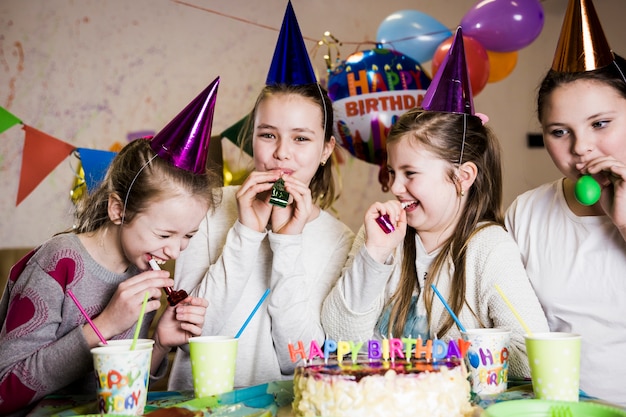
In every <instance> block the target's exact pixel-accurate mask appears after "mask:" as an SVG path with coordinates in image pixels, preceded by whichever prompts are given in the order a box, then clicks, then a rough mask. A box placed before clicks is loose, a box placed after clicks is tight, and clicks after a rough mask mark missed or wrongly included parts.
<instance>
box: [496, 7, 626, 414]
mask: <svg viewBox="0 0 626 417" xmlns="http://www.w3.org/2000/svg"><path fill="white" fill-rule="evenodd" d="M625 73H626V61H624V59H622V58H621V57H620V56H618V55H617V54H615V53H613V52H612V51H611V49H610V47H609V44H608V42H607V40H606V37H605V36H604V32H603V30H602V27H601V25H600V21H599V19H598V16H597V14H596V11H595V8H594V6H593V3H592V1H591V0H570V2H569V5H568V8H567V11H566V13H565V18H564V21H563V27H562V29H561V35H560V38H559V41H558V45H557V49H556V53H555V56H554V61H553V63H552V68H551V69H550V70H549V71H548V73H547V75H546V76H545V78H544V79H543V81H542V83H541V85H540V88H539V92H538V96H537V114H538V117H539V122H540V123H541V126H542V129H543V139H544V143H545V147H546V149H547V151H548V153H549V154H550V157H551V158H552V161H553V162H554V164H555V165H556V167H557V168H558V169H559V171H561V173H562V174H563V178H560V179H558V180H556V181H553V182H551V183H548V184H544V185H541V186H539V187H537V188H535V189H533V190H530V191H528V192H526V193H524V194H522V195H521V196H519V197H518V198H517V199H516V200H515V201H514V202H513V204H512V205H511V207H510V208H509V209H508V212H507V214H506V224H507V228H508V230H509V232H510V233H511V234H512V235H513V237H514V238H515V239H516V241H517V242H518V245H519V246H520V249H521V251H522V259H523V262H524V264H525V266H526V270H527V271H528V275H529V277H530V280H531V282H532V284H533V287H534V289H535V291H536V293H537V295H538V297H539V300H540V302H541V304H542V306H543V309H544V311H545V312H546V315H547V318H548V323H549V325H550V329H551V330H552V331H564V332H574V333H579V334H581V335H582V352H581V366H580V388H581V390H583V391H585V392H586V393H587V394H589V395H591V396H594V397H598V398H601V399H604V400H608V401H611V402H614V403H617V404H620V405H621V406H626V385H624V383H623V381H622V376H623V375H624V374H626V361H624V360H623V359H622V357H623V355H624V352H626V303H624V302H623V298H624V297H626V280H625V279H624V271H626V78H625V77H624V75H625Z"/></svg>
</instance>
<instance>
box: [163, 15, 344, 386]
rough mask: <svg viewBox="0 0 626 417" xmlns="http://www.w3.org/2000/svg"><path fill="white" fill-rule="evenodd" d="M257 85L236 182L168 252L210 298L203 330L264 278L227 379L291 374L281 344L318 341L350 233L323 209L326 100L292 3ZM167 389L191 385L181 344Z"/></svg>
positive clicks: (242, 317)
mask: <svg viewBox="0 0 626 417" xmlns="http://www.w3.org/2000/svg"><path fill="white" fill-rule="evenodd" d="M266 84H267V85H266V86H265V88H264V89H263V90H262V91H261V93H260V95H259V96H258V98H257V101H256V103H255V105H254V109H253V110H252V113H251V114H250V116H249V118H248V124H249V126H248V128H247V129H244V131H243V132H244V135H243V136H244V140H245V141H252V150H253V160H254V169H253V171H252V172H251V173H250V174H249V176H248V177H247V178H246V180H245V181H244V183H243V184H242V185H241V186H228V187H224V189H223V200H222V204H221V205H220V207H219V209H217V210H215V211H214V212H212V213H208V214H207V216H206V218H205V219H204V221H203V222H202V224H201V226H200V230H199V232H198V234H196V236H194V238H193V239H192V240H191V242H190V245H189V248H188V250H187V251H186V252H185V253H183V255H182V256H181V258H180V259H179V260H178V261H177V262H176V279H177V285H179V286H182V287H183V288H195V289H194V290H193V292H192V293H193V294H195V295H197V296H202V297H205V298H207V299H208V300H209V307H208V308H207V316H206V320H205V324H204V330H203V334H205V335H227V336H235V335H236V334H237V333H238V331H239V329H240V328H241V326H242V324H243V323H244V322H246V319H247V316H248V314H249V313H250V311H251V310H252V308H253V307H254V306H255V304H256V303H257V302H258V300H259V299H261V296H262V295H263V294H264V292H265V291H266V290H267V289H268V288H269V289H270V292H269V296H268V297H267V299H266V301H265V302H264V303H263V304H262V305H261V306H260V308H259V309H258V311H257V313H256V314H255V315H254V317H253V318H252V319H251V320H250V322H249V324H248V325H247V327H246V328H245V331H243V333H242V334H241V336H240V337H239V344H238V352H237V366H236V370H235V387H242V386H249V385H255V384H260V383H264V382H268V381H275V380H281V379H288V378H291V377H292V374H293V371H294V367H295V364H294V363H293V362H292V361H291V357H290V355H289V349H288V345H289V343H293V342H294V341H298V340H302V341H304V343H307V344H308V343H309V342H310V341H311V340H316V341H317V342H319V343H321V342H322V341H323V340H324V336H325V335H324V331H323V329H322V326H321V323H320V310H321V306H322V301H323V300H324V298H325V297H326V294H328V291H329V290H330V288H331V287H332V285H333V283H334V282H335V280H336V279H337V277H339V275H340V273H341V268H342V267H343V264H344V262H345V260H346V256H347V254H348V251H349V249H350V246H351V244H352V240H353V237H354V234H353V232H352V231H351V230H350V229H349V228H348V227H347V226H346V225H345V224H343V223H342V222H340V221H339V220H337V219H336V218H335V217H334V216H333V215H332V214H331V213H329V212H328V211H326V209H327V208H329V207H330V205H331V204H332V202H333V201H334V200H335V197H336V195H335V188H334V180H333V172H332V170H333V164H334V163H335V162H334V158H332V153H333V150H334V147H335V138H334V137H333V136H332V128H333V109H332V104H331V102H330V99H329V97H328V95H327V94H326V91H325V90H324V89H323V88H322V87H321V86H320V85H319V84H318V83H317V79H316V77H315V74H314V72H313V68H312V66H311V63H310V60H309V57H308V53H307V51H306V48H305V45H304V40H303V39H302V35H301V33H300V29H299V27H298V22H297V20H296V17H295V14H294V11H293V8H292V6H291V3H288V4H287V9H286V11H285V15H284V19H283V23H282V27H281V31H280V35H279V38H278V42H277V45H276V49H275V53H274V57H273V60H272V65H271V68H270V71H269V74H268V77H267V83H266ZM245 133H248V134H245ZM245 145H246V143H245V142H244V143H243V144H242V146H244V147H245ZM169 389H172V390H181V389H193V384H192V378H191V366H190V361H189V353H188V352H187V351H186V350H183V349H181V348H179V349H178V351H177V353H176V359H175V361H174V364H173V366H172V371H171V374H170V382H169Z"/></svg>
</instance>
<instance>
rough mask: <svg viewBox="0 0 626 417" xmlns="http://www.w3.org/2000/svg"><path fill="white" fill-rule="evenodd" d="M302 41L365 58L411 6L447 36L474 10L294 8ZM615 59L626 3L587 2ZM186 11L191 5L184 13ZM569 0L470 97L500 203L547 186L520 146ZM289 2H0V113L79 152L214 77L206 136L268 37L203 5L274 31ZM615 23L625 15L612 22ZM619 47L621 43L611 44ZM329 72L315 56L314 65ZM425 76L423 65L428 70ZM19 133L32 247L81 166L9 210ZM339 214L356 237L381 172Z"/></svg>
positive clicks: (395, 5)
mask: <svg viewBox="0 0 626 417" xmlns="http://www.w3.org/2000/svg"><path fill="white" fill-rule="evenodd" d="M292 3H293V6H294V9H295V11H296V14H297V16H298V20H299V22H300V27H301V29H302V32H303V34H304V36H305V38H307V46H308V47H309V48H310V50H313V47H314V45H315V40H318V39H321V38H322V36H323V33H324V31H327V30H328V31H330V32H331V33H332V34H333V35H335V36H336V37H337V38H339V39H340V40H342V41H345V42H346V44H345V45H344V46H343V47H342V48H341V53H342V57H346V56H347V55H349V54H350V53H352V52H354V51H355V50H357V49H359V48H360V49H370V48H371V47H373V45H372V44H367V43H364V44H363V45H362V46H360V47H359V46H358V45H357V44H356V43H357V42H367V41H374V40H375V37H376V31H377V28H378V26H379V24H380V22H381V21H382V20H383V19H384V18H385V17H386V16H387V15H389V14H391V13H392V12H395V11H397V10H403V9H415V10H419V11H422V12H424V13H426V14H429V15H430V16H432V17H434V18H435V19H437V20H438V21H440V22H441V23H443V24H444V25H446V26H447V27H448V28H450V29H451V30H454V28H455V27H456V26H457V25H458V23H459V22H460V21H461V18H462V17H463V15H464V14H465V13H466V12H467V11H468V10H469V9H470V8H471V7H472V6H473V5H474V3H475V2H474V1H469V0H446V1H432V0H413V1H407V0H387V1H385V2H380V1H373V0H359V1H357V0H352V1H348V0H345V1H336V0H316V1H311V0H309V1H305V0H293V2H292ZM595 3H596V8H597V10H598V14H599V15H600V18H601V19H602V20H603V24H604V29H605V32H606V33H607V36H608V38H609V41H610V42H611V45H612V46H613V48H614V49H615V50H617V51H618V52H619V51H625V52H626V38H624V37H623V36H620V34H621V26H622V25H623V16H625V15H626V2H624V1H617V0H615V1H610V0H596V1H595ZM190 4H191V5H193V6H190ZM566 4H567V1H566V0H545V1H544V2H542V5H543V6H544V10H545V12H546V20H545V22H546V23H545V25H544V30H543V32H542V34H541V35H540V37H539V38H538V39H537V40H536V41H535V42H534V43H533V44H531V45H530V46H529V47H527V48H525V49H523V50H521V51H520V52H519V61H518V64H517V67H516V69H515V70H514V72H513V73H512V74H511V75H510V76H509V77H507V78H506V79H504V80H503V81H500V82H498V83H493V84H488V85H487V87H486V88H485V89H484V90H483V91H482V92H481V93H480V94H479V95H478V96H477V97H476V99H475V103H476V108H477V111H481V112H483V113H487V114H489V116H490V117H491V122H490V126H491V127H492V128H493V129H494V130H495V131H496V133H497V134H498V136H499V137H500V139H501V141H502V144H503V148H504V164H505V203H506V204H508V203H510V201H511V200H512V199H513V197H514V196H515V195H517V194H518V193H520V192H522V191H524V190H526V189H528V188H530V187H533V186H535V185H537V184H539V183H541V182H544V181H547V180H549V179H552V178H555V177H556V176H557V175H558V173H557V172H556V170H555V169H554V168H553V167H552V165H551V162H550V161H549V158H548V156H547V155H546V153H545V151H544V150H541V149H538V150H537V149H528V148H526V145H525V143H526V133H527V132H529V131H537V130H538V127H537V122H536V121H535V117H534V113H533V108H534V104H533V102H534V95H535V88H536V86H537V83H538V81H539V80H540V78H541V76H542V75H543V73H544V72H545V71H546V70H547V68H548V66H549V64H550V62H551V59H552V54H553V51H554V48H555V46H556V40H557V38H558V33H559V31H560V26H561V22H562V18H563V13H564V10H565V7H566ZM285 5H286V0H262V1H250V0H229V1H217V0H188V3H183V2H174V1H169V0H132V1H127V0H107V1H102V0H3V1H2V2H0V106H2V107H5V108H6V109H8V110H9V111H10V112H11V113H13V114H15V115H16V116H18V117H19V118H20V119H22V120H23V122H24V123H26V124H28V125H30V126H32V127H34V128H36V129H39V130H41V131H43V132H45V133H48V134H50V135H52V136H54V137H56V138H59V139H61V140H63V141H65V142H68V143H70V144H72V145H75V146H76V147H87V148H94V149H108V148H109V146H111V144H113V143H114V142H124V143H125V141H126V140H127V137H128V135H132V134H133V133H134V132H145V131H158V130H159V129H161V128H162V127H163V126H164V125H165V123H167V122H168V121H169V120H170V119H171V118H172V117H173V116H175V115H176V114H177V113H178V112H179V111H180V110H181V109H182V108H183V107H184V105H186V104H187V103H188V102H189V101H190V100H191V99H192V98H193V97H195V96H196V94H197V93H198V92H200V91H201V90H202V89H203V88H204V87H205V86H206V85H207V84H208V83H209V82H210V81H212V80H213V79H214V78H215V77H216V76H218V75H220V76H221V84H220V89H219V95H218V100H217V105H216V112H215V121H214V127H213V132H214V133H219V132H221V131H222V130H224V129H225V128H226V127H228V126H230V125H231V124H233V123H234V122H236V121H237V120H238V119H239V118H241V117H242V116H243V115H244V114H245V113H246V112H247V111H248V110H249V109H250V107H251V106H252V104H253V101H254V98H255V96H256V94H257V92H258V91H259V90H260V88H261V87H262V86H263V84H264V81H265V77H266V74H267V70H268V68H269V63H270V60H271V56H272V53H273V49H274V45H275V41H276V38H277V32H275V31H273V30H271V29H267V28H264V27H261V26H258V25H254V24H250V23H246V22H242V21H239V20H233V19H230V18H228V17H225V16H223V15H218V14H215V13H209V12H207V11H206V10H202V9H203V8H205V9H212V10H215V11H219V12H220V13H223V14H225V15H233V16H237V17H238V18H240V19H243V20H248V21H251V22H255V23H258V24H259V25H265V26H269V27H270V28H276V29H278V28H279V27H280V23H281V21H282V16H283V13H284V10H285ZM620 16H621V17H620ZM619 42H621V44H620V43H619ZM313 62H314V65H315V66H316V69H317V70H318V71H320V73H321V74H324V70H325V67H324V64H323V60H322V52H318V53H317V54H316V55H315V56H314V57H313ZM423 64H424V68H425V69H427V70H428V71H430V63H423ZM23 137H24V135H23V132H22V130H21V129H19V127H17V126H16V127H13V128H12V129H10V130H9V131H7V132H5V133H2V134H0V193H1V195H2V198H1V199H0V213H2V216H0V247H12V246H32V245H35V244H37V243H38V242H40V241H42V240H44V239H46V238H47V237H49V236H50V235H51V234H53V233H55V232H57V231H60V230H62V229H65V228H67V227H68V226H69V225H70V221H71V216H70V213H71V209H72V204H71V202H70V200H69V190H70V188H71V185H72V183H73V175H74V170H75V164H76V160H75V159H74V158H67V160H65V161H64V162H63V163H61V165H60V166H59V167H58V168H57V169H55V170H54V171H53V172H52V173H51V174H50V175H49V176H48V177H46V179H44V181H43V182H42V183H41V184H40V185H39V187H37V188H36V189H35V190H34V192H33V193H32V194H31V195H30V196H29V197H27V198H26V200H25V201H24V202H23V203H22V204H20V206H18V207H15V198H16V195H17V187H18V179H19V170H20V167H21V152H22V148H23ZM346 156H347V160H346V163H345V164H344V165H343V166H342V168H341V174H342V178H343V180H344V191H343V196H342V199H341V200H340V201H339V202H338V203H337V205H336V209H337V215H338V216H339V217H340V218H341V219H342V220H344V221H346V222H347V223H348V224H349V225H350V226H351V227H353V228H354V229H355V230H356V229H357V228H358V226H359V225H360V223H361V219H362V216H363V212H364V210H365V208H366V207H367V205H369V204H370V203H371V202H372V201H374V200H376V199H383V198H384V199H386V198H391V196H390V195H383V194H382V193H381V191H380V187H379V185H378V182H377V173H378V170H377V168H376V167H373V166H371V165H368V164H365V163H363V162H362V161H360V160H355V159H353V158H350V157H349V156H348V155H347V154H346Z"/></svg>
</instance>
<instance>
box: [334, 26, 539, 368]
mask: <svg viewBox="0 0 626 417" xmlns="http://www.w3.org/2000/svg"><path fill="white" fill-rule="evenodd" d="M422 106H423V108H422V109H419V108H417V109H412V110H410V111H408V112H407V113H405V114H403V115H402V116H400V118H399V119H398V120H397V121H396V123H394V125H393V126H392V128H391V130H390V132H389V135H388V137H387V166H388V169H389V173H390V183H389V186H390V191H391V192H392V193H393V194H394V195H395V197H396V199H394V200H390V201H387V202H376V203H374V204H372V205H371V206H370V207H369V209H368V210H367V212H366V214H365V220H364V225H363V227H362V228H361V230H360V231H359V233H358V234H357V237H356V239H355V242H354V246H353V247H352V250H351V252H350V255H349V257H348V261H347V263H346V266H345V268H344V270H343V274H342V276H341V278H340V279H339V281H338V282H337V284H336V285H335V287H334V288H333V290H332V291H331V293H330V294H329V296H328V297H327V298H326V300H325V302H324V306H323V309H322V324H323V325H324V328H325V329H326V331H327V333H328V335H329V337H330V338H332V339H335V340H355V341H366V340H369V339H371V338H376V339H381V338H388V339H390V338H392V337H393V338H403V337H410V338H414V339H417V338H421V339H422V340H427V339H435V338H439V339H443V340H445V341H447V340H451V339H452V340H457V339H460V338H461V333H460V330H459V328H457V326H456V325H455V321H454V320H453V317H452V315H451V314H449V313H448V312H447V311H446V310H445V309H444V308H445V307H444V304H443V303H442V302H441V301H440V300H439V299H437V298H436V297H435V295H436V293H435V292H434V288H433V287H432V286H431V285H432V284H434V285H435V288H436V289H437V290H438V291H439V293H440V294H441V295H442V297H443V298H444V299H445V300H446V301H447V305H448V306H449V307H450V309H451V310H452V311H453V312H454V314H455V316H456V317H457V318H458V319H459V322H460V323H461V325H462V326H463V327H464V328H465V329H475V328H491V327H497V328H501V329H506V330H510V331H511V340H510V351H509V353H510V356H509V369H508V375H509V377H510V376H514V377H528V376H529V375H530V369H529V367H528V360H527V357H526V349H525V342H524V329H523V328H522V327H521V326H520V324H519V322H518V321H517V319H516V317H515V316H514V314H513V313H512V311H511V310H510V309H509V307H508V306H507V304H506V303H505V301H504V300H503V299H502V298H501V297H500V295H499V294H498V292H497V289H496V287H495V286H496V284H497V285H498V286H499V287H500V288H501V289H502V291H503V292H504V293H505V294H507V295H508V297H509V298H510V299H511V300H512V303H513V304H514V305H515V306H516V307H517V309H518V311H519V313H520V314H521V316H523V317H524V321H525V322H526V323H527V325H528V326H529V327H530V328H531V329H532V330H533V331H546V330H547V328H548V325H547V323H546V318H545V317H544V315H543V312H542V310H541V307H540V305H539V302H538V300H537V297H536V295H535V294H534V292H533V290H532V287H531V286H530V283H529V281H528V277H527V276H526V273H525V271H524V267H523V265H522V263H521V261H520V254H519V250H518V248H517V246H516V245H515V242H514V241H513V239H511V237H510V236H509V235H508V234H507V232H506V230H505V229H504V225H503V214H502V202H501V198H502V174H501V162H500V148H499V144H498V141H497V139H496V138H495V136H494V135H493V134H492V133H491V131H490V130H489V128H487V127H486V126H485V122H486V120H487V119H486V116H484V115H481V114H478V113H475V112H474V105H473V100H472V93H471V88H470V84H469V78H468V74H467V66H466V63H465V55H464V49H463V37H462V29H461V28H460V27H459V28H458V29H457V31H456V34H455V37H454V40H453V42H452V45H451V47H450V50H449V52H448V55H447V56H446V58H445V60H444V62H443V63H442V65H441V67H440V68H439V70H438V72H437V74H436V75H435V77H434V78H433V81H432V82H431V84H430V86H429V87H428V89H427V91H426V94H425V96H424V101H423V103H422ZM381 217H382V218H384V219H386V221H384V222H382V225H381V224H379V223H381V222H380V218H381Z"/></svg>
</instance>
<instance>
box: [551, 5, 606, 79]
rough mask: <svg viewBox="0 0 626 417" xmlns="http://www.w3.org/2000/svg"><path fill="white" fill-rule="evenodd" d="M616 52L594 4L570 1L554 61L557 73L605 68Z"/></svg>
mask: <svg viewBox="0 0 626 417" xmlns="http://www.w3.org/2000/svg"><path fill="white" fill-rule="evenodd" d="M613 59H614V57H613V52H611V48H610V47H609V43H608V41H607V40H606V37H605V36H604V31H603V30H602V25H601V24H600V20H599V19H598V15H597V14H596V10H595V8H594V7H593V3H592V1H591V0H570V2H569V5H568V6H567V10H566V12H565V18H564V19H563V27H562V28H561V36H560V37H559V43H558V45H557V48H556V53H555V54H554V61H552V69H553V70H554V71H558V72H584V71H592V70H595V69H598V68H602V67H606V66H607V65H609V64H611V62H613Z"/></svg>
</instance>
